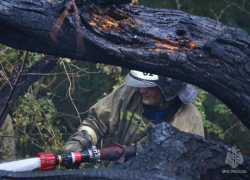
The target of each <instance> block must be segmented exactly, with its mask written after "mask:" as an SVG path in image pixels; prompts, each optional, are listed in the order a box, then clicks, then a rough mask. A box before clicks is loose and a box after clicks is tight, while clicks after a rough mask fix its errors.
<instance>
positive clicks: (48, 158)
mask: <svg viewBox="0 0 250 180" xmlns="http://www.w3.org/2000/svg"><path fill="white" fill-rule="evenodd" d="M36 157H39V158H40V159H41V167H40V168H39V169H38V171H43V170H49V169H53V168H54V167H55V166H56V157H55V155H54V154H53V153H52V152H48V153H44V152H41V153H38V154H37V155H36Z"/></svg>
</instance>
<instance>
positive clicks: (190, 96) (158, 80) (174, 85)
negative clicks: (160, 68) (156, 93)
mask: <svg viewBox="0 0 250 180" xmlns="http://www.w3.org/2000/svg"><path fill="white" fill-rule="evenodd" d="M125 84H127V85H129V86H133V87H139V88H147V87H155V86H158V87H159V88H160V89H161V91H162V93H163V95H164V98H165V100H166V101H170V100H172V99H174V98H175V97H176V96H177V95H178V96H179V98H180V100H181V101H182V102H183V103H184V104H189V103H191V102H192V101H193V100H194V98H195V97H196V96H197V94H198V90H197V89H196V88H194V87H193V86H191V85H189V84H187V83H185V82H182V81H178V80H175V79H172V78H168V77H163V76H158V75H156V74H151V73H145V72H140V71H136V70H131V71H130V72H129V73H128V75H127V76H126V78H125Z"/></svg>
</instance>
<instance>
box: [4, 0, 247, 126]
mask: <svg viewBox="0 0 250 180" xmlns="http://www.w3.org/2000/svg"><path fill="white" fill-rule="evenodd" d="M76 2H77V3H76V6H75V5H74V2H73V1H71V0H64V1H62V2H57V3H49V2H43V1H40V0H18V1H17V0H1V2H0V43H2V44H5V45H8V46H11V47H14V48H18V49H25V50H29V51H35V52H40V53H45V54H51V55H55V56H63V57H68V58H73V59H78V60H85V61H91V62H100V63H107V64H113V65H119V66H123V67H127V68H130V69H138V70H142V71H146V72H152V73H157V74H160V75H164V76H169V77H172V78H176V79H179V80H182V81H186V82H188V83H191V84H194V85H197V86H198V87H201V88H202V89H205V90H206V91H208V92H210V93H212V94H213V95H215V96H217V97H218V98H219V99H221V100H222V101H223V102H224V103H225V104H226V105H227V106H228V107H229V108H231V110H232V111H233V112H234V113H235V114H236V115H237V117H238V118H239V119H240V120H241V121H242V122H243V123H244V124H245V125H246V126H247V127H248V128H250V105H249V104H250V91H249V89H250V83H249V82H250V75H249V73H250V37H249V36H248V35H247V34H246V33H245V32H244V31H242V30H240V29H236V28H232V27H228V26H225V25H223V24H221V23H220V22H217V21H214V20H211V19H209V18H205V17H198V16H193V15H190V14H187V13H184V12H182V11H178V10H168V9H153V8H143V7H140V6H128V5H122V4H120V5H119V4H118V3H122V2H127V0H120V1H114V0H110V1H104V0H96V1H89V0H87V1H86V2H87V3H84V1H82V0H79V1H76ZM92 2H100V4H98V3H95V4H91V3H92ZM103 2H116V3H117V4H116V5H107V4H103ZM65 9H69V11H68V12H69V13H67V11H65ZM64 17H65V19H64ZM61 24H62V25H61Z"/></svg>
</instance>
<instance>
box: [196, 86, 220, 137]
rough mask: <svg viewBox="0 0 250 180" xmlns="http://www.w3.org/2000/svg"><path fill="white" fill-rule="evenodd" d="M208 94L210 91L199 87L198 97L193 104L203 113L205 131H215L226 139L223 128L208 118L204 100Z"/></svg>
mask: <svg viewBox="0 0 250 180" xmlns="http://www.w3.org/2000/svg"><path fill="white" fill-rule="evenodd" d="M207 94H208V93H207V92H206V91H204V90H202V89H199V93H198V95H197V97H196V98H195V100H194V102H193V104H194V105H195V106H196V108H197V109H198V111H199V112H200V114H201V117H202V121H203V125H204V129H205V132H207V133H214V134H216V135H218V137H219V138H220V139H224V137H225V136H224V133H223V129H222V128H221V127H220V126H219V125H217V124H216V123H213V122H211V121H209V120H207V117H206V113H205V109H204V106H203V102H204V101H205V100H206V95H207ZM205 138H206V136H205Z"/></svg>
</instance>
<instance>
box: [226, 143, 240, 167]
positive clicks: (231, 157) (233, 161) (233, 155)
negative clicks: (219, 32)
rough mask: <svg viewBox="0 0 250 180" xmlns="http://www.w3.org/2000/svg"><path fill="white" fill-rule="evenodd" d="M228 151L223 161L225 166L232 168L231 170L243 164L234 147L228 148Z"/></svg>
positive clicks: (237, 150)
mask: <svg viewBox="0 0 250 180" xmlns="http://www.w3.org/2000/svg"><path fill="white" fill-rule="evenodd" d="M228 151H229V152H228V153H227V157H226V161H225V163H226V164H228V165H230V166H232V168H236V167H237V166H238V165H239V164H243V156H242V154H241V152H240V150H239V149H237V147H236V146H235V145H234V146H233V147H232V148H229V149H228Z"/></svg>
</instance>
